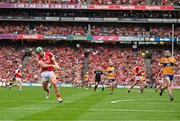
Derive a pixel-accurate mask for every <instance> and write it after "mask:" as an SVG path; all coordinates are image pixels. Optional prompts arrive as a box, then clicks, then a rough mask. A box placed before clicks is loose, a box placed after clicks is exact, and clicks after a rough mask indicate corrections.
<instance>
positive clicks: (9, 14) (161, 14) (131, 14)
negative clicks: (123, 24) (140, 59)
mask: <svg viewBox="0 0 180 121" xmlns="http://www.w3.org/2000/svg"><path fill="white" fill-rule="evenodd" d="M0 17H1V18H16V17H19V18H20V17H22V18H24V19H32V18H33V17H41V18H45V17H89V18H90V19H94V18H120V19H121V18H135V19H136V18H137V19H141V18H142V19H145V18H161V19H162V18H164V19H165V18H176V19H177V18H180V12H179V11H173V12H171V11H158V12H157V11H118V12H116V11H107V12H101V11H97V12H92V11H49V12H47V11H38V12H37V11H36V10H29V11H17V10H15V11H12V10H6V11H2V12H0Z"/></svg>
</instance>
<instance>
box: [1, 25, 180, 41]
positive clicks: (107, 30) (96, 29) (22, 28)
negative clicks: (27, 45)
mask: <svg viewBox="0 0 180 121" xmlns="http://www.w3.org/2000/svg"><path fill="white" fill-rule="evenodd" d="M0 34H27V35H30V34H42V35H52V34H59V35H65V36H67V35H76V36H78V35H81V36H86V35H95V36H138V37H161V38H164V37H167V38H171V37H172V28H171V26H170V25H169V26H168V25H162V26H161V25H155V24H152V25H151V26H149V25H145V24H144V25H143V24H142V25H140V24H138V25H137V24H123V25H122V24H116V25H112V24H109V25H103V24H99V25H98V24H92V25H91V24H89V25H66V24H64V25H57V24H35V25H31V24H9V25H8V24H1V25H0ZM174 35H175V37H180V27H178V26H176V27H175V33H174Z"/></svg>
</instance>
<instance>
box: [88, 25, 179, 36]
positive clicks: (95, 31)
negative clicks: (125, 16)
mask: <svg viewBox="0 0 180 121" xmlns="http://www.w3.org/2000/svg"><path fill="white" fill-rule="evenodd" d="M91 32H92V35H98V36H139V37H162V38H164V37H167V38H171V37H172V28H171V27H170V26H158V25H151V26H146V25H130V24H124V25H119V26H118V25H116V26H115V25H114V26H113V25H109V26H108V25H104V26H101V25H100V26H97V25H93V26H92V31H91ZM174 34H175V37H179V36H180V27H176V29H175V33H174Z"/></svg>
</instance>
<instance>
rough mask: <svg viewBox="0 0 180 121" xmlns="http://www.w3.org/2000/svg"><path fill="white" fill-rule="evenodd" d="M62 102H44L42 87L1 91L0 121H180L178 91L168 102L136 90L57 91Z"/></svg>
mask: <svg viewBox="0 0 180 121" xmlns="http://www.w3.org/2000/svg"><path fill="white" fill-rule="evenodd" d="M60 90H61V93H62V95H63V99H64V102H63V103H62V104H59V103H57V102H56V99H55V95H54V92H53V93H51V94H52V95H51V98H50V99H49V100H45V93H44V91H43V90H42V88H41V87H24V89H23V92H18V89H17V87H15V88H12V90H8V89H6V88H2V87H1V88H0V121H16V120H21V121H59V120H61V121H180V90H174V96H175V98H176V99H175V100H174V102H169V99H168V95H167V93H164V94H163V96H162V97H160V96H159V95H158V93H156V92H155V91H154V90H152V89H145V91H144V94H140V93H139V92H138V90H137V89H134V90H132V92H131V93H130V94H127V90H126V89H116V90H115V92H114V95H109V90H108V89H106V90H105V91H104V92H101V90H100V89H98V90H97V92H93V89H92V88H91V89H88V90H86V89H83V88H76V89H74V88H60ZM52 91H53V90H52Z"/></svg>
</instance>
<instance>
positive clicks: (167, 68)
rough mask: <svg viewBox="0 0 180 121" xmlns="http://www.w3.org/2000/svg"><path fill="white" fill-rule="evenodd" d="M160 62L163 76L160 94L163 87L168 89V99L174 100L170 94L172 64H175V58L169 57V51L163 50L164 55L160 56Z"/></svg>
mask: <svg viewBox="0 0 180 121" xmlns="http://www.w3.org/2000/svg"><path fill="white" fill-rule="evenodd" d="M160 64H161V66H162V67H163V70H162V73H163V76H164V82H163V86H162V87H161V89H160V93H159V94H160V96H162V94H163V91H164V90H165V89H167V90H168V94H169V98H170V101H173V100H174V97H173V96H172V87H171V86H172V81H173V78H174V65H175V64H176V59H175V58H174V57H171V53H170V51H165V53H164V57H163V58H161V60H160Z"/></svg>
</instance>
